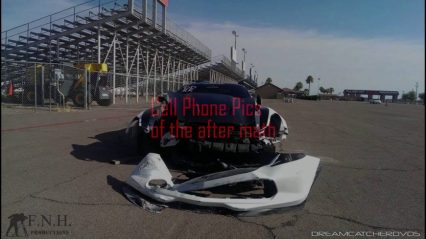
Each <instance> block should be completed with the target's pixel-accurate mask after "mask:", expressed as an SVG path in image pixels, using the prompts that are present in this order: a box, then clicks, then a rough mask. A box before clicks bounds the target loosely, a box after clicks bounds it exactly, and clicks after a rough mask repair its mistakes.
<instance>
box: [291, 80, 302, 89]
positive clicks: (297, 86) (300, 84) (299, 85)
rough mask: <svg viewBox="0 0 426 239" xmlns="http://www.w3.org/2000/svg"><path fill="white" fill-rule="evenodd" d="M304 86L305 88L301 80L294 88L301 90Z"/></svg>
mask: <svg viewBox="0 0 426 239" xmlns="http://www.w3.org/2000/svg"><path fill="white" fill-rule="evenodd" d="M302 88H303V83H302V82H300V81H299V82H297V83H296V85H295V86H294V88H293V90H295V91H300V90H301V89H302Z"/></svg>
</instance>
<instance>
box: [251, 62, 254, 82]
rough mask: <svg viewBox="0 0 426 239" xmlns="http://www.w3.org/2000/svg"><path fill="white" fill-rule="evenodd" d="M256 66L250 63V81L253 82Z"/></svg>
mask: <svg viewBox="0 0 426 239" xmlns="http://www.w3.org/2000/svg"><path fill="white" fill-rule="evenodd" d="M253 68H254V65H253V64H252V63H250V80H253V78H252V71H253Z"/></svg>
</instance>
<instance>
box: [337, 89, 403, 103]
mask: <svg viewBox="0 0 426 239" xmlns="http://www.w3.org/2000/svg"><path fill="white" fill-rule="evenodd" d="M398 95H399V92H398V91H386V90H344V91H343V97H344V99H346V100H363V96H367V99H368V100H371V99H373V96H379V97H380V100H381V101H385V97H386V96H392V101H396V100H397V99H398Z"/></svg>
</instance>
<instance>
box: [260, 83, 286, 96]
mask: <svg viewBox="0 0 426 239" xmlns="http://www.w3.org/2000/svg"><path fill="white" fill-rule="evenodd" d="M281 92H282V89H281V88H280V87H278V86H276V85H274V84H272V83H265V84H264V85H262V86H259V87H258V88H256V95H260V97H262V98H264V99H277V98H278V97H279V96H280V93H281Z"/></svg>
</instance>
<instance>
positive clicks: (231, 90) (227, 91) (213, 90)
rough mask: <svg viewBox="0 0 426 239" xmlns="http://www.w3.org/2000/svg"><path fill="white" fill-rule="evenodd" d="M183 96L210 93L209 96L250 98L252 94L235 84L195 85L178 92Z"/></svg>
mask: <svg viewBox="0 0 426 239" xmlns="http://www.w3.org/2000/svg"><path fill="white" fill-rule="evenodd" d="M178 93H181V94H190V93H209V94H222V95H229V96H233V97H240V98H249V97H250V94H249V93H248V91H247V89H246V88H244V87H243V86H240V85H236V84H235V85H234V84H221V85H218V84H193V85H186V86H184V87H183V88H182V89H180V90H179V91H178Z"/></svg>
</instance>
